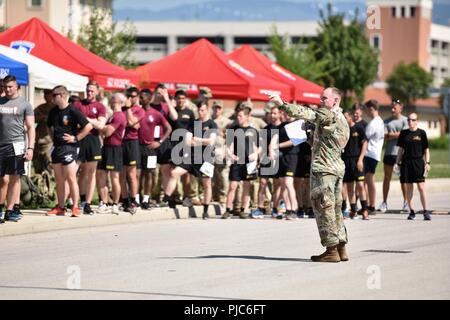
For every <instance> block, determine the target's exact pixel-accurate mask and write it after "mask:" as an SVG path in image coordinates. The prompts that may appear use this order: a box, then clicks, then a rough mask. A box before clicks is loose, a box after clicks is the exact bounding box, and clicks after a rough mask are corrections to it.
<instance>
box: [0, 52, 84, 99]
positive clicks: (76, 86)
mask: <svg viewBox="0 0 450 320" xmlns="http://www.w3.org/2000/svg"><path fill="white" fill-rule="evenodd" d="M0 53H1V54H3V55H5V56H7V57H9V58H11V59H14V60H16V61H20V62H22V63H25V64H27V65H28V73H29V85H28V90H27V98H28V100H29V101H30V102H31V103H33V102H34V91H35V88H40V89H53V88H54V87H56V86H58V85H63V86H66V87H67V89H68V90H69V91H74V92H84V91H85V90H86V84H87V83H88V82H89V79H88V78H87V77H83V76H80V75H78V74H75V73H73V72H70V71H67V70H64V69H61V68H59V67H56V66H54V65H52V64H50V63H48V62H46V61H44V60H42V59H39V58H37V57H35V56H33V55H31V54H28V53H24V52H21V51H18V50H16V49H12V48H9V47H6V46H3V45H0Z"/></svg>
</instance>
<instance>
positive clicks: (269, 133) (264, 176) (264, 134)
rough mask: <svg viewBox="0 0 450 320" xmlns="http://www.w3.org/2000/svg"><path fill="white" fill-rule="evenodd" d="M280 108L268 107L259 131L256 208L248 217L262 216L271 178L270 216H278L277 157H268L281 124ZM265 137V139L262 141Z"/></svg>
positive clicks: (278, 185) (256, 217)
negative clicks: (259, 152) (259, 156)
mask: <svg viewBox="0 0 450 320" xmlns="http://www.w3.org/2000/svg"><path fill="white" fill-rule="evenodd" d="M280 116H281V114H280V110H279V109H278V107H277V106H272V107H271V109H270V116H267V117H266V119H264V120H265V121H267V122H268V123H269V124H268V125H267V126H266V127H265V128H263V129H262V131H261V132H260V137H259V141H260V146H261V151H262V153H261V159H260V165H259V174H258V175H259V178H260V180H259V189H258V208H257V209H255V210H254V211H253V212H252V213H251V215H250V217H251V218H254V219H262V218H264V213H265V208H264V202H265V199H266V189H267V186H268V185H269V179H273V183H272V188H273V190H271V193H272V201H274V206H273V210H272V217H273V218H276V217H277V216H278V211H276V210H275V208H276V206H275V199H276V198H279V195H280V191H281V185H280V179H279V177H278V166H279V163H278V162H279V161H278V159H271V158H270V147H271V141H272V138H273V137H274V136H275V135H276V134H277V133H278V127H279V126H280V124H281V120H280ZM263 139H265V140H266V141H263Z"/></svg>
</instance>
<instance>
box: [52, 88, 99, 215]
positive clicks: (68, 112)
mask: <svg viewBox="0 0 450 320" xmlns="http://www.w3.org/2000/svg"><path fill="white" fill-rule="evenodd" d="M68 99H69V92H68V90H67V88H66V87H64V86H57V87H55V88H54V89H53V103H54V104H55V105H56V107H54V108H53V109H52V110H51V111H50V113H49V115H48V119H47V127H48V130H49V135H50V137H51V138H52V140H53V144H54V147H55V148H54V150H53V152H52V166H53V170H54V172H55V178H56V193H57V196H58V206H57V207H56V208H54V209H52V210H51V211H49V212H47V215H65V213H66V209H65V205H64V201H65V196H66V192H65V184H66V181H67V182H68V184H69V189H70V196H71V199H72V200H73V208H72V217H78V216H79V208H78V200H79V189H78V182H77V170H78V166H77V164H76V160H77V155H78V150H77V149H78V141H80V140H82V139H83V138H84V137H86V136H87V135H88V134H89V132H90V131H91V130H92V129H93V126H92V124H90V123H89V121H88V120H87V119H86V117H85V116H84V115H83V114H82V113H81V112H80V111H79V110H77V109H74V108H73V107H72V105H69V104H68ZM78 129H80V131H78Z"/></svg>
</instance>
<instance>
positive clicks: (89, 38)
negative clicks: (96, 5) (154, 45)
mask: <svg viewBox="0 0 450 320" xmlns="http://www.w3.org/2000/svg"><path fill="white" fill-rule="evenodd" d="M111 16H112V13H111V11H110V10H105V9H96V10H94V12H93V13H92V15H91V17H90V18H89V23H88V24H87V25H82V26H81V28H80V34H79V36H78V38H77V43H78V44H80V45H81V46H83V47H84V48H86V49H88V50H89V51H91V52H93V53H95V54H96V55H98V56H100V57H102V58H104V59H105V60H108V61H110V62H112V63H114V64H116V65H119V66H122V67H125V68H134V67H136V65H137V64H136V62H135V61H134V60H133V59H132V58H131V54H132V52H133V51H134V49H135V47H136V33H137V30H136V28H135V27H134V25H133V24H132V23H130V22H126V23H125V24H124V28H123V30H121V31H118V30H117V22H112V23H111V22H110V21H111V19H112V18H111Z"/></svg>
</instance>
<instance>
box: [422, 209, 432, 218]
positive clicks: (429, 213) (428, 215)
mask: <svg viewBox="0 0 450 320" xmlns="http://www.w3.org/2000/svg"><path fill="white" fill-rule="evenodd" d="M423 220H425V221H430V220H431V211H429V210H425V211H424V212H423Z"/></svg>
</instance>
